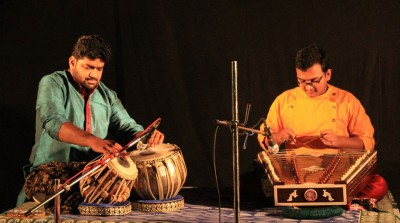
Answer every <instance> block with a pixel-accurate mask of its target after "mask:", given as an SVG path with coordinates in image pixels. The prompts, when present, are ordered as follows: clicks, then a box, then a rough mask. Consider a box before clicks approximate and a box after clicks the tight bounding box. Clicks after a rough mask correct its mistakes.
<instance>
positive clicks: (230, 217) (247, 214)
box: [0, 189, 400, 223]
mask: <svg viewBox="0 0 400 223" xmlns="http://www.w3.org/2000/svg"><path fill="white" fill-rule="evenodd" d="M213 193H214V194H213ZM180 194H181V195H182V196H183V197H184V207H183V208H181V209H178V210H175V211H170V212H145V211H138V210H133V211H132V212H131V213H129V214H127V215H123V216H83V215H61V222H62V223H89V222H90V223H100V222H104V223H105V222H107V223H112V222H116V223H117V222H118V223H125V222H149V223H156V222H166V223H167V222H235V220H236V215H235V213H237V212H236V211H235V210H234V209H233V208H232V207H233V200H232V199H231V197H232V196H231V195H230V193H226V194H222V196H221V209H220V208H219V205H218V203H219V202H218V199H217V192H216V191H214V192H213V191H210V190H206V191H204V190H198V189H182V190H181V193H180ZM377 208H378V209H379V210H381V211H382V212H373V211H344V212H343V214H341V215H339V216H335V217H330V218H327V219H317V220H297V219H290V218H284V217H283V215H282V208H281V207H274V206H273V205H272V202H271V201H270V200H268V199H267V198H263V197H261V198H260V197H259V198H258V199H254V198H250V197H243V199H241V202H240V212H239V217H240V219H239V220H240V222H313V223H319V222H320V223H323V222H362V223H363V222H369V223H373V222H385V223H390V222H395V223H400V220H398V219H396V217H395V214H396V215H397V216H399V210H398V208H397V204H396V202H394V200H393V197H392V195H391V193H390V192H389V193H388V194H387V196H386V197H385V198H384V199H382V200H381V201H380V202H378V207H377ZM2 222H4V223H11V222H21V223H22V222H54V215H53V214H52V213H46V216H45V217H40V218H10V217H7V215H6V213H3V214H1V215H0V223H2Z"/></svg>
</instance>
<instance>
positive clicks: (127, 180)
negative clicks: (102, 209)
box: [79, 157, 138, 204]
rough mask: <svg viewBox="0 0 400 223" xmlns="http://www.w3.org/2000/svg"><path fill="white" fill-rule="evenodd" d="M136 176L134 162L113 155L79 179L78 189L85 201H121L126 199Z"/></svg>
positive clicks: (96, 202) (136, 171) (99, 202)
mask: <svg viewBox="0 0 400 223" xmlns="http://www.w3.org/2000/svg"><path fill="white" fill-rule="evenodd" d="M91 164H92V163H89V164H88V165H91ZM137 176H138V170H137V168H136V164H135V163H134V162H133V161H132V159H131V158H130V157H127V158H121V157H115V158H113V159H112V160H110V161H109V162H108V163H107V164H105V165H104V166H103V167H101V168H100V169H98V170H97V171H95V172H93V173H92V174H91V175H89V176H88V177H86V178H84V179H83V180H81V181H80V182H79V189H80V192H81V194H82V196H83V198H84V202H86V203H95V204H101V203H110V204H112V203H121V202H125V201H126V200H128V198H129V196H130V194H131V190H132V187H133V185H134V182H135V180H136V178H137Z"/></svg>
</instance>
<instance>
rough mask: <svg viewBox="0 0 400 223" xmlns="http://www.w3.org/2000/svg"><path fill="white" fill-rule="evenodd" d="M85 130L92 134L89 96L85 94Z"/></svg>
mask: <svg viewBox="0 0 400 223" xmlns="http://www.w3.org/2000/svg"><path fill="white" fill-rule="evenodd" d="M84 99H85V130H86V132H89V133H92V116H91V113H90V94H85V96H84Z"/></svg>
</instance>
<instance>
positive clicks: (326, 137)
mask: <svg viewBox="0 0 400 223" xmlns="http://www.w3.org/2000/svg"><path fill="white" fill-rule="evenodd" d="M320 138H321V141H322V142H323V143H324V144H325V145H327V146H329V147H332V148H337V147H340V144H339V143H340V138H341V137H339V136H337V135H336V134H335V133H334V132H333V131H332V130H331V129H328V130H323V131H321V133H320Z"/></svg>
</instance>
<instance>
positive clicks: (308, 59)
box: [295, 43, 331, 72]
mask: <svg viewBox="0 0 400 223" xmlns="http://www.w3.org/2000/svg"><path fill="white" fill-rule="evenodd" d="M314 64H320V65H321V68H322V71H324V72H326V71H327V70H328V69H330V68H331V67H330V66H331V65H330V62H329V57H328V55H327V53H326V52H325V50H323V49H322V48H320V47H319V46H318V45H317V44H315V43H313V44H310V45H308V46H305V47H303V48H301V49H300V50H298V51H297V53H296V57H295V66H296V68H297V69H300V70H302V71H305V70H307V69H308V68H310V67H312V66H313V65H314Z"/></svg>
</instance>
